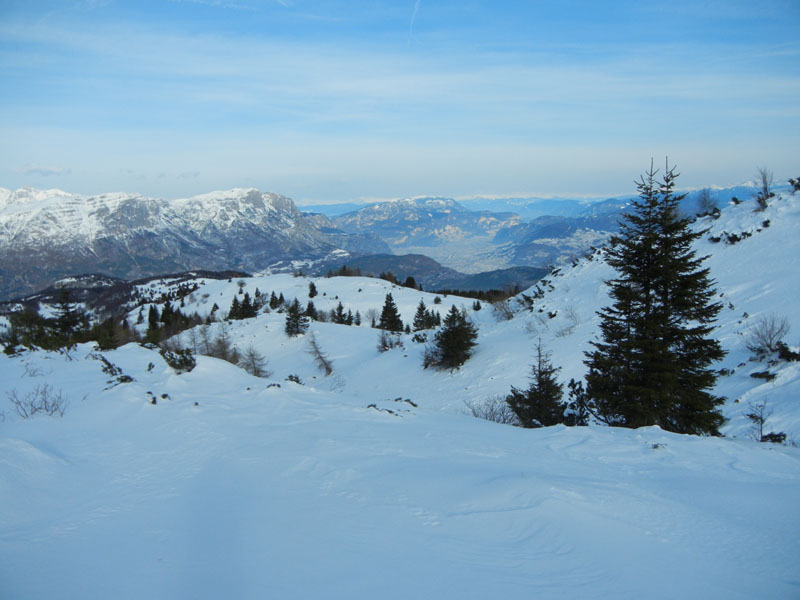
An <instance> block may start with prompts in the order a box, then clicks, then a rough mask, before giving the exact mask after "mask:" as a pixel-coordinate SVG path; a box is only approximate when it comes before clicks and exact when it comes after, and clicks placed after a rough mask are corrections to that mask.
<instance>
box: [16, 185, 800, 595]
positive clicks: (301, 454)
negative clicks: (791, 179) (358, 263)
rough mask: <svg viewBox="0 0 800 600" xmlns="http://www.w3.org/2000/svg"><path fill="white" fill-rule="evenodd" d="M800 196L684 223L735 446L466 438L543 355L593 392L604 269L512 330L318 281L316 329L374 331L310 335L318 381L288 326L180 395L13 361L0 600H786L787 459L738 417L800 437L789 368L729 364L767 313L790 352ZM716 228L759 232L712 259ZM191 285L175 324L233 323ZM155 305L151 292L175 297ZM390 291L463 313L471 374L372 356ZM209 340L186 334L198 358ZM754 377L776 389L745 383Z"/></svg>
mask: <svg viewBox="0 0 800 600" xmlns="http://www.w3.org/2000/svg"><path fill="white" fill-rule="evenodd" d="M798 200H800V199H798V198H794V197H786V198H781V199H778V200H775V201H774V202H773V204H772V206H771V207H770V208H768V209H767V211H766V212H763V213H754V212H753V211H752V208H753V207H752V205H747V204H742V205H739V206H731V207H728V208H726V209H725V210H724V211H723V216H722V218H720V219H719V220H717V221H708V222H700V223H698V226H701V227H710V228H711V230H710V232H709V233H708V234H706V236H705V237H704V239H703V240H702V241H701V242H700V247H699V248H700V250H701V251H703V252H709V253H711V252H713V255H712V257H711V258H710V259H709V261H708V262H709V265H710V266H711V268H712V274H713V276H714V277H715V278H716V279H717V281H718V289H719V293H720V294H721V296H720V299H721V301H722V302H724V303H725V309H724V310H723V313H722V315H721V318H720V327H719V336H720V339H721V340H722V343H723V345H724V346H725V348H726V349H727V350H728V356H727V357H726V359H725V360H724V361H723V363H722V365H720V366H723V367H726V368H729V369H731V370H732V371H733V374H732V375H728V376H725V377H721V378H720V380H719V384H718V392H719V393H721V394H724V395H726V396H727V397H728V398H729V401H728V403H727V404H726V405H725V407H724V410H725V414H726V416H727V417H728V418H729V419H730V421H729V423H728V424H727V425H726V428H725V430H724V431H725V433H726V434H727V435H728V437H726V438H720V439H715V438H699V437H691V436H679V435H674V434H669V433H666V432H663V431H661V430H659V429H657V428H645V429H639V430H624V429H611V428H605V427H599V426H597V427H588V428H565V427H553V428H547V429H540V430H521V429H517V428H512V427H508V426H502V425H497V424H494V423H489V422H486V421H481V420H477V419H474V418H472V417H469V416H466V414H465V412H466V410H465V406H464V403H465V401H468V402H479V401H482V400H485V399H486V398H488V397H490V396H492V395H497V394H505V393H507V392H508V390H509V388H510V386H511V385H516V386H524V385H526V383H527V376H528V372H529V364H530V360H531V355H532V350H533V344H534V343H535V341H536V339H537V338H538V337H541V338H542V342H543V343H544V345H545V346H546V347H547V348H548V349H549V350H551V351H552V353H553V362H554V364H556V365H559V366H561V367H562V371H561V378H562V379H563V380H565V381H566V380H568V379H569V378H570V377H576V378H577V377H580V376H581V375H582V374H583V371H584V367H583V365H582V359H583V355H582V352H583V350H585V349H586V348H588V340H590V339H591V338H592V336H593V335H595V333H596V330H597V319H596V316H595V311H596V310H597V309H598V308H600V307H601V306H603V305H604V303H606V302H607V295H606V292H605V287H604V286H603V284H602V281H603V280H604V279H608V278H609V277H611V276H612V273H611V272H610V270H609V269H608V267H607V266H606V265H605V264H604V263H603V262H602V260H601V256H600V255H599V254H598V255H595V256H593V258H592V260H588V259H587V260H581V261H579V262H578V263H577V264H576V266H575V267H574V268H572V269H567V270H565V271H562V272H560V273H558V274H556V275H554V276H551V277H550V278H548V280H549V281H548V282H546V283H544V284H542V287H543V288H544V289H545V294H544V297H543V298H541V299H540V300H537V301H536V303H535V305H534V310H533V311H530V312H529V311H527V310H521V311H520V312H518V314H517V315H516V316H515V317H514V318H513V319H511V320H508V321H498V319H497V317H496V316H495V315H494V314H493V312H492V309H491V308H490V307H489V306H484V307H483V308H482V309H481V310H480V311H477V312H475V311H472V309H471V308H470V307H471V305H472V301H471V300H468V299H463V298H456V297H453V296H450V297H443V298H441V303H440V304H434V298H435V296H433V295H431V294H426V293H423V292H417V291H414V290H409V289H405V288H400V287H397V286H393V285H391V284H389V283H388V282H385V281H382V280H374V279H364V278H338V277H337V278H330V279H325V278H317V279H315V280H314V281H315V282H316V285H317V288H318V290H319V295H318V296H317V297H315V298H314V299H313V300H314V303H315V305H316V307H317V309H325V310H330V309H332V308H334V307H335V306H336V304H337V303H338V302H339V301H340V300H341V301H342V303H343V304H344V306H345V309H350V310H352V312H353V313H355V312H356V311H357V310H358V311H359V312H360V314H361V316H362V319H364V323H363V324H362V326H361V327H355V326H354V327H346V326H342V325H335V324H331V323H313V324H312V326H311V330H312V331H313V332H314V335H315V336H316V338H317V339H318V341H319V343H320V346H321V347H322V349H323V351H325V352H326V354H327V355H328V356H329V358H330V359H331V360H332V362H333V366H334V373H333V374H332V375H330V376H328V377H325V376H324V375H323V374H322V373H321V372H320V371H319V370H318V369H317V368H316V366H315V365H314V362H313V359H312V357H311V356H310V355H309V354H308V353H307V347H308V338H309V337H310V334H309V335H306V336H301V337H297V338H287V337H286V335H285V334H284V333H283V323H284V316H283V315H282V314H280V313H278V312H276V311H273V312H270V313H268V314H261V315H259V316H258V317H257V318H256V319H249V320H245V321H234V322H232V323H230V325H229V326H228V329H229V334H230V336H231V339H232V340H234V341H235V343H236V345H237V346H238V347H239V348H240V349H242V350H243V349H245V348H246V347H247V346H249V345H252V346H253V347H255V348H256V349H257V350H259V351H260V352H261V353H262V354H264V355H265V357H266V358H267V359H268V361H269V363H268V365H267V368H268V370H270V371H271V374H270V376H269V377H267V378H256V377H252V376H250V375H248V374H247V373H245V372H244V371H243V370H242V369H239V368H237V367H235V366H233V365H231V364H229V363H226V362H224V361H220V360H216V359H213V358H208V357H204V356H200V357H198V365H197V367H196V368H195V369H194V370H193V371H191V372H190V373H184V374H180V375H179V374H176V373H175V372H174V371H173V370H172V369H171V368H169V367H168V366H167V365H166V364H165V363H164V361H163V360H162V358H161V357H160V355H159V354H158V353H157V352H156V351H154V350H149V349H147V348H143V347H141V346H138V345H135V344H130V345H127V346H124V347H122V348H120V349H117V350H114V351H109V352H103V353H102V354H103V356H104V357H105V359H106V360H108V361H110V362H111V363H113V364H114V365H116V366H117V367H118V368H119V369H120V370H121V372H122V373H124V374H126V375H128V376H130V377H132V378H133V381H131V382H129V383H120V382H119V380H118V376H119V374H118V373H117V375H112V374H109V373H104V372H103V367H104V363H103V361H102V360H100V358H99V356H98V353H97V352H96V351H94V350H93V349H92V348H91V346H90V345H83V346H79V347H78V348H77V349H75V350H74V351H72V352H70V353H69V355H64V354H58V353H44V352H26V353H24V354H23V355H21V356H16V357H7V356H5V355H2V356H0V391H2V392H3V396H4V398H0V410H2V411H3V413H4V417H5V419H4V420H3V422H1V423H0V434H1V435H0V456H2V459H1V460H0V506H2V507H3V510H2V511H0V598H49V597H63V598H82V599H84V598H109V597H113V598H123V599H124V598H142V597H147V598H176V597H179V598H184V597H185V598H220V597H227V598H264V597H279V598H315V597H326V598H352V597H356V598H409V597H420V598H441V597H463V598H486V597H490V596H491V597H495V596H498V597H503V598H544V599H547V598H564V597H567V598H643V597H646V598H665V599H666V598H726V599H736V598H742V599H745V598H792V597H798V596H799V595H800V577H798V571H797V564H798V563H799V562H800V536H798V533H800V513H798V511H797V506H798V502H800V450H798V449H797V448H793V447H788V446H775V445H771V444H761V443H756V442H753V441H751V440H750V439H749V436H748V429H749V423H748V422H747V420H746V419H745V418H744V416H743V412H744V408H745V405H746V402H747V401H748V400H756V401H758V400H762V399H768V400H769V402H770V406H771V407H772V408H773V409H774V414H773V416H772V417H771V419H770V424H772V425H774V427H773V429H775V430H782V431H786V432H787V433H789V434H790V437H792V436H793V437H795V439H797V437H799V434H800V402H798V396H800V394H798V391H800V390H798V385H799V384H798V381H800V377H798V375H800V373H798V369H797V365H798V363H785V362H782V363H778V364H774V365H768V364H766V363H763V362H751V361H750V357H749V355H748V354H749V353H748V352H747V351H746V349H745V348H744V346H743V344H742V338H743V337H744V335H745V334H746V332H747V329H748V327H750V326H751V324H752V323H753V322H754V321H753V320H754V319H757V318H758V317H759V315H762V314H766V313H771V312H775V313H778V314H781V315H786V316H787V318H788V319H790V321H791V322H792V326H793V327H794V329H793V331H792V332H791V333H790V335H789V337H788V339H787V342H788V343H789V344H790V345H791V346H792V347H793V348H794V349H795V350H797V345H795V344H794V343H793V341H792V340H794V339H796V336H797V332H798V331H799V330H798V329H797V328H798V327H800V323H797V321H796V319H797V310H796V306H797V300H796V298H797V297H798V294H797V292H798V291H800V290H798V289H797V285H798V284H797V281H798V278H797V276H796V273H797V267H796V266H795V264H796V263H794V259H795V258H796V257H797V256H798V252H797V251H798V247H797V244H798V242H797V241H796V237H797V236H796V234H795V232H796V231H797V225H798V223H800V202H798ZM768 219H769V220H770V225H769V227H764V224H763V222H764V221H766V220H768ZM759 229H760V231H758V230H759ZM723 231H727V232H729V233H741V232H743V231H748V232H752V236H751V237H748V238H746V239H744V240H742V241H741V242H739V243H736V244H733V245H727V244H726V243H725V242H723V241H720V242H718V243H713V242H711V241H709V240H708V238H709V237H711V236H715V237H716V236H721V235H722V233H723ZM242 281H243V285H244V288H243V289H244V290H245V291H247V292H249V293H250V294H251V296H252V295H254V293H255V290H256V288H258V289H259V291H260V292H262V293H266V294H269V293H270V292H271V291H274V292H275V293H276V294H280V293H282V294H283V295H284V297H285V298H286V299H287V300H291V299H293V298H294V297H297V298H298V299H299V300H300V301H301V302H302V303H303V304H305V302H307V300H308V296H307V293H308V282H309V280H308V279H306V278H303V277H291V276H289V275H272V276H264V277H255V278H249V279H245V280H242ZM198 283H199V284H201V285H200V288H199V289H198V290H197V291H196V292H194V293H193V294H192V295H190V296H188V297H187V298H185V305H184V307H183V310H184V311H186V312H194V311H197V312H198V313H199V314H202V315H206V314H208V313H209V312H210V311H211V309H212V306H213V304H214V303H216V304H217V305H218V306H219V307H220V312H221V313H223V314H224V313H225V312H226V311H227V308H228V307H229V306H230V302H231V299H232V298H233V295H234V294H236V293H237V291H238V289H239V281H238V280H232V281H224V280H223V281H215V280H198ZM151 285H152V287H150V286H148V287H146V288H143V289H142V290H141V291H142V293H152V294H153V295H154V296H158V295H159V294H160V293H161V292H162V291H165V290H167V289H169V288H170V286H171V283H170V281H169V280H166V279H165V280H163V281H162V282H154V283H152V284H151ZM387 292H391V293H392V294H393V297H394V299H395V301H396V302H397V304H398V307H399V309H400V311H401V313H402V317H403V319H404V320H405V321H410V320H411V318H412V317H413V314H414V311H415V309H416V305H417V303H418V302H419V300H420V299H421V298H422V299H424V301H425V303H426V304H427V305H428V307H429V308H434V309H436V310H439V311H440V312H441V314H442V315H443V316H444V314H445V313H446V312H447V310H448V309H449V307H450V306H451V305H453V304H455V305H457V306H458V305H464V306H465V307H467V308H468V309H469V310H470V311H471V315H472V317H473V318H474V320H475V321H476V323H477V324H478V326H479V329H480V336H479V340H478V341H479V345H478V346H477V347H476V352H475V355H474V356H473V358H472V359H470V361H469V362H468V363H467V364H466V365H465V366H464V367H463V368H462V369H460V370H458V371H455V372H437V371H431V370H423V369H422V368H421V356H422V352H423V350H424V345H423V344H419V343H416V342H413V341H412V340H411V339H410V336H407V337H405V336H404V346H403V347H402V348H395V349H393V350H390V351H388V352H385V353H379V352H378V350H377V349H376V343H377V332H376V331H375V330H373V329H371V328H370V327H369V319H368V317H367V314H368V311H369V310H370V309H374V310H377V311H379V310H380V308H381V306H382V304H383V300H384V297H385V294H386V293H387ZM728 303H730V304H731V305H732V307H731V306H729V304H728ZM540 309H541V312H539V310H540ZM745 312H747V314H748V316H747V317H744V316H743V315H744V313H745ZM137 313H138V309H137V310H134V311H132V313H131V314H130V316H129V318H130V320H131V322H133V321H134V320H135V319H136V316H137ZM144 314H145V317H146V307H145V313H144ZM551 314H552V315H553V316H552V318H551V317H550V315H551ZM221 327H223V326H222V325H221V324H219V323H216V324H213V325H211V326H210V332H211V333H212V334H214V333H215V332H217V331H218V330H219V329H220V328H221ZM195 333H196V334H197V332H195ZM793 336H794V337H793ZM197 337H198V336H197V335H195V339H194V340H193V339H192V336H191V333H190V332H185V333H184V334H182V339H183V343H184V344H185V345H189V346H191V345H192V344H193V343H197ZM767 368H769V369H770V370H771V371H772V372H774V373H775V374H776V375H777V378H776V379H774V380H773V381H771V382H767V383H763V382H762V380H756V379H753V378H751V377H750V373H752V372H754V371H762V370H764V369H767ZM289 375H296V376H298V377H299V378H300V379H301V381H302V382H303V384H302V385H299V384H296V383H293V382H290V381H287V380H286V378H287V377H288V376H289ZM43 385H50V386H52V387H51V393H53V394H57V393H61V394H62V396H63V397H65V398H68V400H69V406H68V407H67V410H66V412H65V414H64V416H63V417H61V418H58V417H47V416H43V415H36V416H34V417H33V418H31V419H28V420H25V419H22V418H20V417H19V416H18V415H17V414H16V413H15V412H14V410H13V407H12V405H11V404H10V403H9V402H8V400H7V398H8V397H10V396H14V395H15V396H16V397H17V398H25V397H26V396H27V395H28V394H29V393H31V392H33V391H34V390H36V389H37V388H39V389H40V390H41V389H42V388H41V386H43ZM153 399H155V401H156V403H155V404H153V403H152V400H153ZM737 400H739V402H738V403H737Z"/></svg>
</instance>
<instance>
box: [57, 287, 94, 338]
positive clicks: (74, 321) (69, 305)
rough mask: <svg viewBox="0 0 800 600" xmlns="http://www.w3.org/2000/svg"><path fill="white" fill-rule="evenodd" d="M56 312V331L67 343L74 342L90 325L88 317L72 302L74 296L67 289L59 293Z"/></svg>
mask: <svg viewBox="0 0 800 600" xmlns="http://www.w3.org/2000/svg"><path fill="white" fill-rule="evenodd" d="M55 312H56V314H55V326H56V329H57V331H58V334H59V335H60V336H61V338H62V339H63V340H64V341H65V342H66V343H70V342H71V341H72V340H74V339H75V338H76V336H77V335H78V333H79V332H81V331H82V330H83V329H85V328H86V326H87V325H88V319H87V318H86V315H85V314H84V313H83V311H82V310H81V309H80V308H79V307H78V306H77V305H76V304H75V303H74V302H72V296H71V294H70V292H69V290H68V289H66V288H62V289H61V291H60V292H59V295H58V303H57V306H56V311H55Z"/></svg>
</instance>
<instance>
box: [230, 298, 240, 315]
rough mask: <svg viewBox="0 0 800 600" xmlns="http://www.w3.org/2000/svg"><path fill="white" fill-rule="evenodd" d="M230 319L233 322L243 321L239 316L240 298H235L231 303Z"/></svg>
mask: <svg viewBox="0 0 800 600" xmlns="http://www.w3.org/2000/svg"><path fill="white" fill-rule="evenodd" d="M228 318H229V319H232V320H236V319H241V317H240V316H239V297H238V296H234V297H233V300H232V301H231V307H230V309H229V310H228Z"/></svg>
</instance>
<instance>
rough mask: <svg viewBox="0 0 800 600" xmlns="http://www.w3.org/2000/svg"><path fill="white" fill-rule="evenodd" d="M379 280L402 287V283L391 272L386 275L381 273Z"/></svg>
mask: <svg viewBox="0 0 800 600" xmlns="http://www.w3.org/2000/svg"><path fill="white" fill-rule="evenodd" d="M378 279H383V280H384V281H388V282H389V283H394V284H395V285H400V282H399V281H398V280H397V277H395V274H394V273H392V272H391V271H387V272H386V273H381V274H380V275H378Z"/></svg>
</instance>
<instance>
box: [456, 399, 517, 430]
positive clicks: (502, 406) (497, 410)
mask: <svg viewBox="0 0 800 600" xmlns="http://www.w3.org/2000/svg"><path fill="white" fill-rule="evenodd" d="M464 404H465V405H466V407H467V409H468V410H469V412H470V414H471V415H472V416H473V417H475V418H477V419H485V420H486V421H492V422H493V423H502V424H503V425H519V419H518V418H517V415H515V414H514V411H513V410H511V407H510V406H509V405H508V402H506V399H505V396H492V397H491V398H489V399H487V400H484V401H483V402H465V403H464Z"/></svg>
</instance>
